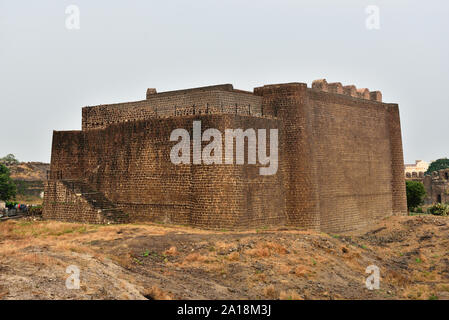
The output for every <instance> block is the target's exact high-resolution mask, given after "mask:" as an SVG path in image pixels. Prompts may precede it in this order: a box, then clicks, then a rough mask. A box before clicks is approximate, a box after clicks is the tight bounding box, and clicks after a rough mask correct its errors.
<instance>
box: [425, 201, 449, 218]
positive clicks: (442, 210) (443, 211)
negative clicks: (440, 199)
mask: <svg viewBox="0 0 449 320" xmlns="http://www.w3.org/2000/svg"><path fill="white" fill-rule="evenodd" d="M427 213H430V214H433V215H434V216H447V215H448V213H449V205H447V204H444V203H436V204H434V205H432V206H431V207H429V209H427Z"/></svg>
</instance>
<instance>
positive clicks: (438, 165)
mask: <svg viewBox="0 0 449 320" xmlns="http://www.w3.org/2000/svg"><path fill="white" fill-rule="evenodd" d="M446 168H449V159H448V158H442V159H438V160H435V161H433V162H432V163H431V164H430V166H429V168H428V169H427V171H426V172H425V175H426V176H428V175H430V174H431V173H432V172H434V171H438V170H441V169H446Z"/></svg>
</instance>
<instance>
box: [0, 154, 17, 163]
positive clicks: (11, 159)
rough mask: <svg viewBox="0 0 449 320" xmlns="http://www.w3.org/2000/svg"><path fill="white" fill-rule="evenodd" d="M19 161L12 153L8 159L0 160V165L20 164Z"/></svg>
mask: <svg viewBox="0 0 449 320" xmlns="http://www.w3.org/2000/svg"><path fill="white" fill-rule="evenodd" d="M18 163H19V160H17V159H16V157H15V156H14V155H13V154H12V153H10V154H8V155H7V156H6V157H3V158H0V164H5V165H11V164H18Z"/></svg>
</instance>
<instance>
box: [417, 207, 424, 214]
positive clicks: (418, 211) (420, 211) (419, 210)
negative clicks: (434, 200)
mask: <svg viewBox="0 0 449 320" xmlns="http://www.w3.org/2000/svg"><path fill="white" fill-rule="evenodd" d="M415 212H416V213H424V210H423V209H422V207H418V208H416V209H415Z"/></svg>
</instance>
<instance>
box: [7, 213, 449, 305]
mask: <svg viewBox="0 0 449 320" xmlns="http://www.w3.org/2000/svg"><path fill="white" fill-rule="evenodd" d="M448 248H449V218H448V217H434V216H414V217H390V218H387V219H384V220H382V221H380V222H379V223H378V224H377V225H374V226H373V227H372V228H370V229H367V230H361V231H358V232H352V233H347V234H342V235H333V234H324V233H319V232H310V231H308V232H306V231H298V230H293V229H286V228H280V229H277V230H275V229H260V230H249V231H246V232H242V231H239V232H232V231H206V230H199V229H194V228H188V227H182V226H169V225H158V224H139V225H137V224H128V225H115V226H97V225H84V224H75V223H63V222H55V221H40V220H33V219H31V218H27V219H18V220H8V221H3V222H0V299H449V250H448ZM70 265H75V266H77V268H79V270H80V288H79V289H78V290H77V289H67V288H66V279H67V277H68V276H69V274H68V273H66V269H67V267H68V266H70ZM369 265H376V266H378V267H379V268H380V277H381V278H380V289H379V290H372V291H371V290H368V289H367V288H366V286H365V280H366V278H367V277H368V276H369V274H367V273H365V269H366V268H367V266H369Z"/></svg>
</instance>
